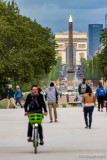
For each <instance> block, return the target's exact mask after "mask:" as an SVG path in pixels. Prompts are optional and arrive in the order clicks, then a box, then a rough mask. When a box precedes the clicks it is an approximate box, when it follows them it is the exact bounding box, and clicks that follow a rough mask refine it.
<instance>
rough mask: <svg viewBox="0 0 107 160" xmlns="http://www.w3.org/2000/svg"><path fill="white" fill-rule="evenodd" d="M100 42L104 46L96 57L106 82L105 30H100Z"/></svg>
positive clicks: (106, 54) (106, 40)
mask: <svg viewBox="0 0 107 160" xmlns="http://www.w3.org/2000/svg"><path fill="white" fill-rule="evenodd" d="M100 41H101V43H102V45H103V46H104V49H103V50H102V52H101V53H100V54H99V55H98V58H99V67H100V69H101V72H102V76H103V78H104V80H105V81H106V80H107V28H105V29H103V30H102V33H101V38H100Z"/></svg>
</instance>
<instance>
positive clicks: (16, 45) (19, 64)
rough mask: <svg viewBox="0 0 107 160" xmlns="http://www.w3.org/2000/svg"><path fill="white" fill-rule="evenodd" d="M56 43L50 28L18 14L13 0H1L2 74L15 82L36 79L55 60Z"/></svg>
mask: <svg viewBox="0 0 107 160" xmlns="http://www.w3.org/2000/svg"><path fill="white" fill-rule="evenodd" d="M55 47H56V43H55V38H54V35H53V34H52V33H51V29H49V28H44V27H42V26H41V25H40V24H38V23H37V22H36V20H34V21H32V20H31V19H30V18H27V17H25V16H22V15H20V11H19V9H18V6H17V4H16V3H15V2H14V0H12V2H8V3H6V2H4V1H0V75H1V77H4V79H7V78H8V79H10V81H12V80H14V81H15V82H16V83H18V84H23V83H29V82H33V81H34V79H39V78H40V77H41V75H43V74H48V73H49V72H50V71H51V69H52V64H53V65H55V64H56V51H55ZM39 80H40V79H39Z"/></svg>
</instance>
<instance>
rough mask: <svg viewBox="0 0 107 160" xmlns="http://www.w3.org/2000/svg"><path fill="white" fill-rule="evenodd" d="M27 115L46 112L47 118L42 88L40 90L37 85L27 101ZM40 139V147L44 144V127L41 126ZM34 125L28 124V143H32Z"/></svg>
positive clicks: (25, 106)
mask: <svg viewBox="0 0 107 160" xmlns="http://www.w3.org/2000/svg"><path fill="white" fill-rule="evenodd" d="M24 108H25V115H27V114H28V113H29V112H32V113H42V111H43V110H44V114H45V116H47V108H46V105H45V102H44V99H43V95H42V94H41V93H40V88H38V86H37V85H33V86H32V88H31V93H30V94H29V95H28V96H27V99H26V101H25V105H24ZM38 129H39V138H40V145H43V144H44V141H43V129H42V125H41V124H39V126H38ZM32 130H33V128H32V125H31V124H30V123H28V142H31V141H32Z"/></svg>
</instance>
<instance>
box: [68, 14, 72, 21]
mask: <svg viewBox="0 0 107 160" xmlns="http://www.w3.org/2000/svg"><path fill="white" fill-rule="evenodd" d="M69 22H72V16H71V14H70V17H69Z"/></svg>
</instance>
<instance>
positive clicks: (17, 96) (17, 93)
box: [15, 86, 23, 108]
mask: <svg viewBox="0 0 107 160" xmlns="http://www.w3.org/2000/svg"><path fill="white" fill-rule="evenodd" d="M15 97H16V103H15V104H16V105H17V103H19V104H20V107H21V108H23V106H22V104H21V102H20V98H21V90H20V87H19V86H16V93H15Z"/></svg>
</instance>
